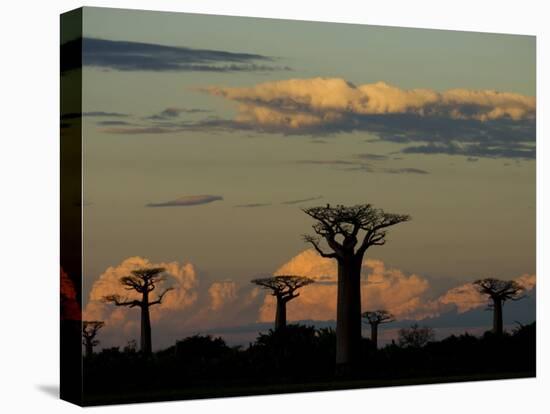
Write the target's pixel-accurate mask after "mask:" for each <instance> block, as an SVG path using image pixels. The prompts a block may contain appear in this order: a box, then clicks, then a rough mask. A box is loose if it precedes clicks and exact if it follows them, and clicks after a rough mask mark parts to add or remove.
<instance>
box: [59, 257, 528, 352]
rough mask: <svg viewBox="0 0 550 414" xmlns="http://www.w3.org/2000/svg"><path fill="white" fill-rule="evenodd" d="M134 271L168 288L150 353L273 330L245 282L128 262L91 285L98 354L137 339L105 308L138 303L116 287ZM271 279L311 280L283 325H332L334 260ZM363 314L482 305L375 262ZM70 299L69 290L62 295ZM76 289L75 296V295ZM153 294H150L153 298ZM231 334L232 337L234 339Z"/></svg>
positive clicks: (155, 317)
mask: <svg viewBox="0 0 550 414" xmlns="http://www.w3.org/2000/svg"><path fill="white" fill-rule="evenodd" d="M140 267H164V268H165V269H166V280H165V281H164V282H163V283H162V284H161V286H159V288H158V290H159V291H160V290H161V289H163V288H165V287H168V286H171V287H173V288H174V290H173V291H171V292H169V293H168V294H167V295H166V296H165V297H164V300H163V302H162V303H161V304H160V305H156V306H153V307H152V308H151V320H152V322H153V340H154V346H155V347H157V346H168V345H170V344H173V341H174V340H176V339H181V338H183V337H185V336H187V335H191V334H195V333H206V332H209V331H210V330H212V329H219V328H235V329H236V327H239V326H245V325H250V324H253V323H254V322H268V323H271V322H273V319H274V315H275V306H274V305H275V302H274V298H273V296H271V295H269V294H266V292H265V291H264V290H261V289H259V288H258V287H256V286H253V285H252V284H250V283H249V282H248V281H244V282H241V283H237V282H236V281H234V280H213V281H208V280H207V279H206V278H205V277H204V276H201V273H200V272H199V271H198V270H197V268H196V267H195V266H194V265H193V264H191V263H185V262H160V263H155V262H151V261H150V260H148V259H146V258H143V257H129V258H127V259H124V260H123V261H122V262H120V263H119V264H117V265H114V266H110V267H108V268H107V269H106V270H105V271H104V272H103V273H102V274H101V275H100V276H99V277H98V278H97V279H96V280H95V282H94V283H93V285H92V287H91V291H90V294H89V297H88V301H87V304H86V306H85V309H84V318H85V319H89V320H102V321H105V322H106V325H105V328H104V329H102V331H101V338H100V340H101V346H113V345H124V344H125V343H126V341H128V340H130V339H136V338H139V330H140V323H139V313H140V312H139V309H137V308H134V309H129V308H126V307H116V306H114V305H112V304H107V303H105V302H104V301H103V300H102V299H103V297H104V296H105V295H109V294H120V295H121V296H124V297H127V298H128V299H130V298H132V297H136V294H135V293H133V292H132V291H127V290H125V289H124V288H123V287H122V286H121V285H120V282H119V280H120V278H121V277H123V276H126V275H128V274H130V272H131V271H132V270H134V269H136V268H140ZM274 274H296V275H302V276H307V277H310V278H312V279H314V280H315V281H316V282H315V283H314V284H311V285H308V286H305V287H304V288H302V289H300V296H299V297H297V298H296V299H294V300H292V301H291V302H289V304H288V319H289V321H298V320H317V321H328V320H334V319H335V318H336V300H337V285H336V283H337V266H336V262H335V261H334V260H332V259H326V258H322V257H320V256H319V255H318V254H317V253H316V252H315V251H314V250H312V249H310V250H305V251H303V252H301V253H299V254H298V255H296V256H295V257H293V258H291V259H290V260H289V261H288V262H286V263H284V264H283V265H282V266H280V267H279V268H278V269H276V271H275V272H274ZM516 280H517V281H518V282H519V283H521V284H522V285H524V286H525V287H526V289H527V290H531V289H533V288H534V287H535V284H536V278H535V275H529V274H525V275H522V276H520V277H518V278H517V279H516ZM361 290H362V292H361V293H362V304H361V305H362V309H363V310H364V311H365V310H370V309H386V310H388V311H390V312H392V313H394V314H395V315H396V317H397V318H398V319H417V320H419V319H423V318H426V317H435V316H438V315H441V314H442V313H445V312H447V311H451V310H455V311H457V312H458V313H462V312H466V311H468V310H471V309H475V308H479V307H483V306H485V305H486V304H487V299H486V298H484V297H482V296H481V295H480V294H479V293H478V292H477V291H476V290H475V289H474V288H473V286H472V285H471V284H464V285H461V286H458V287H455V288H453V289H450V290H448V291H447V292H445V293H444V294H442V295H439V296H434V295H433V289H432V287H431V286H430V282H429V280H428V279H427V278H425V277H423V276H421V275H418V274H407V273H405V272H403V271H401V270H399V269H395V268H391V267H389V266H387V265H386V264H385V263H383V262H382V261H380V260H374V259H366V260H365V261H364V263H363V268H362V280H361ZM68 292H69V293H71V291H70V289H69V290H68ZM72 293H75V292H74V289H73V292H72ZM154 295H155V293H153V296H154ZM235 332H237V331H235Z"/></svg>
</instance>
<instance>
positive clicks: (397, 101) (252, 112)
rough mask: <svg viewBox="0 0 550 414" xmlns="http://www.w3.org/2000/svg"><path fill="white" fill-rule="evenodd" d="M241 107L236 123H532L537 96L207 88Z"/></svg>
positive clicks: (339, 85)
mask: <svg viewBox="0 0 550 414" xmlns="http://www.w3.org/2000/svg"><path fill="white" fill-rule="evenodd" d="M203 90H204V91H206V92H207V93H209V94H211V95H215V96H221V97H224V98H226V99H229V100H232V101H235V102H238V103H239V112H238V115H237V118H236V121H239V122H242V123H254V124H259V125H265V126H284V127H287V128H303V127H311V126H314V125H320V124H325V123H326V124H329V123H333V122H337V121H338V120H340V119H342V118H343V117H345V116H347V115H349V114H355V115H388V114H412V115H418V116H421V117H429V116H433V117H445V118H451V119H464V120H468V119H469V120H478V121H488V120H495V119H501V118H509V119H512V120H522V119H532V118H534V116H535V98H534V97H529V96H524V95H520V94H516V93H508V92H496V91H493V90H468V89H451V90H447V91H444V92H438V91H435V90H432V89H408V90H407V89H401V88H398V87H396V86H393V85H389V84H387V83H385V82H377V83H371V84H363V85H358V86H356V85H353V84H352V83H350V82H347V81H345V80H344V79H340V78H311V79H288V80H280V81H270V82H265V83H260V84H257V85H255V86H252V87H217V86H212V87H208V88H205V89H203Z"/></svg>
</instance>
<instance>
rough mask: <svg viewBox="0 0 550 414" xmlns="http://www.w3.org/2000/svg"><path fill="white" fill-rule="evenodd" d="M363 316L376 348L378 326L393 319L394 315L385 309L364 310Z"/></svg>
mask: <svg viewBox="0 0 550 414" xmlns="http://www.w3.org/2000/svg"><path fill="white" fill-rule="evenodd" d="M361 316H363V318H365V320H366V321H367V323H368V324H369V325H370V339H371V341H372V343H373V344H374V347H375V348H378V326H379V325H380V324H383V323H390V322H394V321H395V317H394V316H393V315H392V314H391V313H390V312H388V311H386V310H375V311H367V312H364V313H363V315H361Z"/></svg>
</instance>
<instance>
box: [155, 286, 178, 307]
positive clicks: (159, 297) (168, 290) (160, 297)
mask: <svg viewBox="0 0 550 414" xmlns="http://www.w3.org/2000/svg"><path fill="white" fill-rule="evenodd" d="M171 290H174V288H173V287H169V288H167V289H164V291H163V292H162V293H161V294H160V295H159V296H158V298H157V299H156V300H154V301H153V302H149V306H152V305H158V304H160V303H161V302H162V298H164V295H166V294H167V293H168V292H170V291H171Z"/></svg>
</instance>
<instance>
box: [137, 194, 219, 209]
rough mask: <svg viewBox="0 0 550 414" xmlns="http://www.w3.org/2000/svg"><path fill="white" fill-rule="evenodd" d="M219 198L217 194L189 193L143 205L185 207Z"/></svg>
mask: <svg viewBox="0 0 550 414" xmlns="http://www.w3.org/2000/svg"><path fill="white" fill-rule="evenodd" d="M219 200H223V197H222V196H218V195H189V196H183V197H180V198H177V199H175V200H170V201H163V202H159V203H148V204H146V205H145V207H187V206H197V205H201V204H208V203H212V202H214V201H219Z"/></svg>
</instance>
